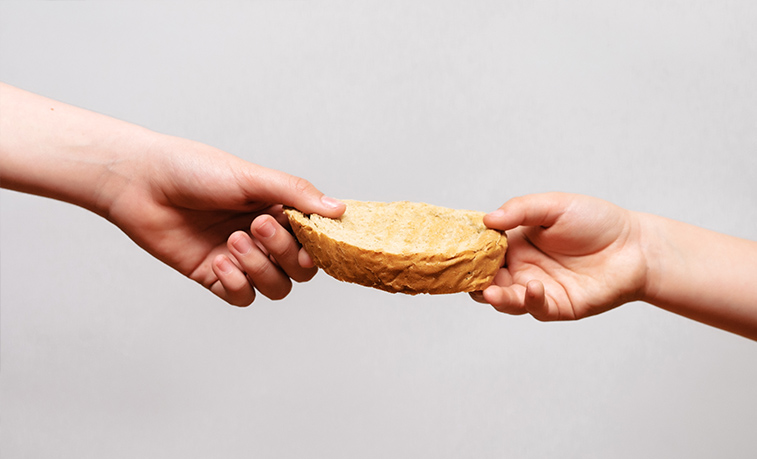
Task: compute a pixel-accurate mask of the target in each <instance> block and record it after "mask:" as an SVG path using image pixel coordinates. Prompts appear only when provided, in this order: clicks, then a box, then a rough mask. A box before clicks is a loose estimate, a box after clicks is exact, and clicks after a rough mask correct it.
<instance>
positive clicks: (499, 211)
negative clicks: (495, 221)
mask: <svg viewBox="0 0 757 459" xmlns="http://www.w3.org/2000/svg"><path fill="white" fill-rule="evenodd" d="M487 215H488V216H489V218H502V217H504V216H505V211H504V210H502V209H497V210H495V211H493V212H489V213H488V214H487Z"/></svg>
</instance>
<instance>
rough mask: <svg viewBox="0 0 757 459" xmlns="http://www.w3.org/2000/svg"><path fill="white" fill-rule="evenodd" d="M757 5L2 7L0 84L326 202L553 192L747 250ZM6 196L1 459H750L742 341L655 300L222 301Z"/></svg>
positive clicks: (69, 209)
mask: <svg viewBox="0 0 757 459" xmlns="http://www.w3.org/2000/svg"><path fill="white" fill-rule="evenodd" d="M756 5H757V4H755V3H754V2H752V1H748V0H744V1H729V2H716V1H709V2H708V1H696V2H694V1H667V2H659V1H572V2H558V1H519V2H515V1H490V2H483V1H482V2H445V1H422V2H300V1H282V2H265V1H261V2H203V3H192V2H169V3H162V2H120V3H104V2H72V3H70V2H23V3H11V2H2V3H0V80H2V81H4V82H7V83H9V84H12V85H15V86H18V87H21V88H24V89H27V90H30V91H33V92H37V93H39V94H42V95H45V96H48V97H51V98H54V99H58V100H61V101H64V102H67V103H70V104H73V105H77V106H81V107H85V108H88V109H91V110H94V111H97V112H101V113H105V114H108V115H110V116H113V117H116V118H119V119H123V120H126V121H129V122H133V123H136V124H139V125H142V126H146V127H148V128H150V129H153V130H156V131H159V132H163V133H167V134H173V135H177V136H182V137H188V138H192V139H194V140H198V141H201V142H204V143H207V144H210V145H213V146H216V147H219V148H222V149H224V150H226V151H229V152H230V153H233V154H235V155H237V156H240V157H242V158H245V159H247V160H249V161H251V162H255V163H258V164H262V165H265V166H268V167H272V168H277V169H281V170H284V171H287V172H289V173H292V174H295V175H299V176H302V177H305V178H307V179H308V180H310V181H311V182H312V183H314V184H315V185H316V186H317V187H319V188H320V189H321V190H322V191H324V192H326V193H327V194H329V195H332V196H337V197H341V198H353V199H365V200H379V201H393V200H413V201H424V202H429V203H433V204H437V205H443V206H448V207H457V208H469V209H477V210H483V211H489V210H493V209H495V208H497V207H498V206H499V205H501V204H502V203H503V202H505V201H506V200H507V199H509V198H511V197H513V196H517V195H522V194H527V193H534V192H542V191H553V190H558V191H567V192H577V193H583V194H588V195H592V196H597V197H601V198H604V199H607V200H610V201H612V202H615V203H617V204H619V205H621V206H624V207H626V208H630V209H633V210H640V211H645V212H650V213H654V214H659V215H665V216H668V217H671V218H675V219H678V220H682V221H686V222H689V223H693V224H696V225H700V226H704V227H706V228H710V229H713V230H717V231H721V232H725V233H729V234H733V235H736V236H740V237H745V238H750V239H757V59H756V58H755V57H757V28H756V27H755V24H757V6H756ZM0 135H2V133H0ZM0 200H1V201H0V218H1V220H0V238H1V239H0V276H1V277H0V288H1V290H0V302H1V303H0V304H1V309H0V456H2V457H3V458H8V459H11V458H38V457H61V458H68V457H71V458H74V457H75V458H79V459H84V458H104V457H107V458H133V457H160V458H169V457H171V458H173V457H176V458H207V457H225V458H234V457H240V458H242V457H244V458H247V457H255V458H295V457H296V458H301V457H318V458H320V457H323V458H387V457H413V458H416V457H433V458H459V457H477V458H489V457H492V458H494V457H497V458H501V457H517V458H543V457H559V458H608V457H612V458H638V457H647V458H684V457H685V458H711V457H728V458H746V457H750V458H751V457H754V454H755V451H757V436H755V432H756V431H757V414H756V413H757V346H756V345H755V343H753V342H751V341H748V340H746V339H743V338H740V337H737V336H734V335H731V334H728V333H726V332H723V331H720V330H716V329H713V328H710V327H707V326H705V325H701V324H698V323H695V322H692V321H689V320H687V319H684V318H681V317H677V316H674V315H671V314H669V313H666V312H664V311H661V310H659V309H656V308H655V307H652V306H650V305H647V304H643V303H633V304H628V305H625V306H622V307H621V308H619V309H616V310H614V311H611V312H608V313H606V314H604V315H601V316H597V317H594V318H590V319H587V320H583V321H578V322H570V323H540V322H537V321H536V320H534V319H532V318H530V317H527V316H523V317H512V316H506V315H503V314H500V313H497V312H496V311H495V310H493V309H492V308H490V307H488V306H486V305H480V304H478V303H475V302H473V301H472V300H471V299H470V298H469V297H468V296H467V295H449V296H417V297H409V296H401V295H391V294H388V293H384V292H380V291H378V290H372V289H367V288H364V287H359V286H355V285H350V284H345V283H341V282H338V281H336V280H334V279H331V278H330V277H328V276H327V275H325V274H324V273H319V275H318V276H316V278H315V279H314V280H313V281H311V282H309V283H307V284H302V285H296V286H295V288H294V290H293V292H292V294H291V295H290V296H289V297H287V298H286V299H284V300H283V301H280V302H272V301H269V300H267V299H265V298H259V299H258V300H257V301H256V302H255V303H254V304H253V305H252V306H251V307H249V308H247V309H237V308H234V307H231V306H228V305H226V304H225V303H223V302H221V301H220V300H218V299H216V298H215V297H214V296H213V295H212V294H211V293H209V292H207V291H205V290H204V289H203V288H202V287H201V286H200V285H198V284H195V283H194V282H192V281H190V280H188V279H186V278H183V277H182V276H181V275H179V274H178V273H176V272H174V271H172V270H171V269H169V268H168V267H166V266H164V265H162V264H161V263H160V262H158V261H156V260H154V259H153V258H151V257H150V256H149V255H147V254H146V253H145V252H143V251H142V250H141V249H139V248H138V247H137V246H136V245H135V244H134V243H133V242H131V241H130V240H129V239H128V238H127V237H126V236H124V235H123V234H122V233H121V232H120V231H119V230H118V229H117V228H115V227H113V226H112V225H110V224H109V223H108V222H107V221H105V220H104V219H101V218H99V217H97V216H95V215H94V214H91V213H88V212H87V211H84V210H82V209H79V208H76V207H74V206H71V205H68V204H63V203H59V202H55V201H51V200H48V199H43V198H39V197H34V196H26V195H21V194H18V193H14V192H10V191H5V190H4V191H2V192H0ZM703 243H706V241H703ZM756 281H757V280H756Z"/></svg>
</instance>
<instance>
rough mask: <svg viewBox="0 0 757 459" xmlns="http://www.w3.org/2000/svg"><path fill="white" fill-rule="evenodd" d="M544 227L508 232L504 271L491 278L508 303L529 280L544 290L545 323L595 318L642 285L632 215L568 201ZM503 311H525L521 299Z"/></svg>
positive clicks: (609, 207) (641, 265) (633, 295)
mask: <svg viewBox="0 0 757 459" xmlns="http://www.w3.org/2000/svg"><path fill="white" fill-rule="evenodd" d="M561 204H564V206H565V207H564V208H561V211H560V212H559V213H557V216H556V217H554V221H551V222H550V223H549V224H548V225H544V226H519V227H518V228H516V229H514V230H511V231H508V243H509V248H508V252H507V258H506V266H505V267H504V268H503V269H501V270H500V272H499V273H498V274H497V276H496V278H495V284H496V285H498V286H500V287H504V288H505V289H507V291H508V292H509V295H510V297H511V298H516V297H517V298H521V299H522V298H523V297H524V295H525V292H526V286H527V285H528V283H529V282H530V281H534V280H536V281H539V282H541V283H542V284H543V286H544V291H545V294H546V301H547V304H548V305H549V307H548V308H547V309H548V311H549V313H548V314H545V315H544V316H543V317H537V318H540V319H544V320H568V319H580V318H582V317H586V316H590V315H594V314H599V313H601V312H604V311H607V310H609V309H611V308H613V307H615V306H618V305H620V304H622V303H625V302H627V301H631V300H633V299H635V298H636V297H637V296H638V294H639V290H640V288H641V286H642V285H643V276H644V266H645V263H644V260H643V259H642V258H641V255H640V253H641V251H640V250H639V249H638V238H639V235H638V231H637V230H636V229H635V227H634V224H633V219H632V218H630V217H629V215H630V214H628V213H626V212H624V211H622V210H621V209H619V208H617V207H615V206H612V205H609V204H608V203H605V202H604V201H599V200H593V199H586V200H582V201H571V202H566V203H561ZM499 309H501V310H503V311H504V312H510V313H524V312H526V311H525V309H524V305H523V300H520V301H518V302H515V301H509V302H508V304H506V305H504V306H502V307H500V308H499Z"/></svg>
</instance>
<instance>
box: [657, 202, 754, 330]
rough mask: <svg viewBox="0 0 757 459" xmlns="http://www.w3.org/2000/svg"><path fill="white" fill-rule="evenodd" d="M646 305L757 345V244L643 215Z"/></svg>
mask: <svg viewBox="0 0 757 459" xmlns="http://www.w3.org/2000/svg"><path fill="white" fill-rule="evenodd" d="M642 219H643V221H644V227H645V241H646V243H645V252H646V257H647V261H648V265H649V271H648V281H647V289H646V293H645V301H647V302H649V303H651V304H654V305H656V306H659V307H661V308H663V309H666V310H668V311H671V312H674V313H676V314H680V315H682V316H686V317H689V318H691V319H694V320H696V321H699V322H703V323H706V324H709V325H712V326H715V327H718V328H721V329H724V330H728V331H730V332H733V333H736V334H739V335H742V336H745V337H747V338H750V339H755V340H757V242H754V241H749V240H745V239H739V238H736V237H732V236H727V235H724V234H720V233H716V232H713V231H708V230H705V229H702V228H698V227H696V226H692V225H688V224H685V223H681V222H676V221H673V220H669V219H665V218H661V217H655V216H651V215H643V216H642Z"/></svg>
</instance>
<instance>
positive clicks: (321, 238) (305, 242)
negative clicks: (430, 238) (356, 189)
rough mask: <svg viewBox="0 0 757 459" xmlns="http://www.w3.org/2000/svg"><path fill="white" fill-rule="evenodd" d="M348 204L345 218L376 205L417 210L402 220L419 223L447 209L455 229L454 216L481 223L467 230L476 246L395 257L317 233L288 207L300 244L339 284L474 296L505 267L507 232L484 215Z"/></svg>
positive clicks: (432, 208)
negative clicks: (489, 225) (421, 217)
mask: <svg viewBox="0 0 757 459" xmlns="http://www.w3.org/2000/svg"><path fill="white" fill-rule="evenodd" d="M345 202H346V203H347V211H346V212H345V215H347V212H350V207H351V206H352V207H355V206H359V205H371V204H379V205H393V204H412V205H413V206H414V207H413V210H414V212H415V213H414V214H409V215H408V214H404V215H403V214H401V213H399V214H397V219H416V218H418V215H417V213H418V212H426V211H428V212H437V213H439V211H440V210H443V211H444V212H443V214H444V215H450V216H451V217H449V218H450V221H449V224H450V225H454V224H456V222H455V221H454V220H455V217H464V218H465V219H466V222H470V221H473V222H476V224H475V227H471V228H467V227H466V228H464V231H470V232H474V231H475V232H477V233H476V234H472V239H473V243H471V244H464V246H463V247H449V248H447V249H446V250H444V251H438V250H437V251H433V252H431V251H428V250H425V251H423V250H421V251H413V250H412V248H413V247H412V244H411V245H410V247H409V249H410V250H402V251H398V250H395V251H394V252H391V251H388V250H387V249H385V248H375V247H374V248H368V247H365V246H364V245H365V244H363V246H361V245H360V244H356V243H351V242H345V241H343V240H337V239H335V238H334V237H333V235H330V234H328V232H327V231H323V230H322V228H318V227H317V225H316V224H314V222H313V221H312V220H311V218H310V216H309V215H305V214H303V213H302V212H300V211H298V210H296V209H292V208H286V209H285V210H284V213H285V214H286V215H287V217H288V219H289V222H290V225H291V227H292V230H293V232H294V235H295V236H296V238H297V240H299V242H300V244H302V246H303V247H304V248H305V250H307V252H308V253H309V254H310V256H311V257H312V258H313V261H314V262H315V264H316V266H318V267H319V268H321V269H323V270H324V271H325V272H326V273H327V274H329V275H330V276H332V277H334V278H336V279H338V280H341V281H345V282H352V283H356V284H360V285H364V286H367V287H373V288H377V289H380V290H384V291H387V292H392V293H406V294H410V295H416V294H419V293H428V294H447V293H458V292H473V291H477V290H483V289H484V288H486V287H487V286H489V285H490V284H491V282H492V280H493V279H494V275H495V274H496V273H497V271H498V270H499V268H501V267H502V265H503V263H504V256H505V252H506V250H507V238H506V236H505V234H504V233H502V232H499V231H496V230H492V229H488V228H486V227H485V226H484V224H483V216H484V213H483V212H474V211H466V210H452V209H446V208H441V207H438V206H432V205H429V204H422V203H407V202H401V203H388V204H387V203H370V202H362V201H349V200H345ZM400 207H401V206H400ZM318 218H324V217H320V216H318ZM342 218H344V216H343V217H342ZM339 220H340V219H336V220H334V221H337V222H338V221H339ZM411 223H412V222H411ZM468 226H470V224H469V225H468ZM367 230H368V229H366V231H367Z"/></svg>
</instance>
